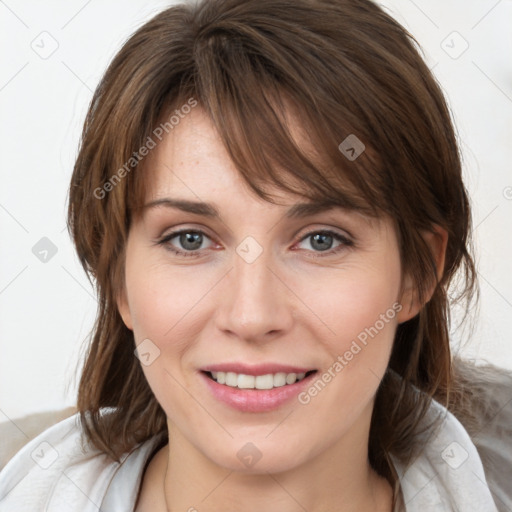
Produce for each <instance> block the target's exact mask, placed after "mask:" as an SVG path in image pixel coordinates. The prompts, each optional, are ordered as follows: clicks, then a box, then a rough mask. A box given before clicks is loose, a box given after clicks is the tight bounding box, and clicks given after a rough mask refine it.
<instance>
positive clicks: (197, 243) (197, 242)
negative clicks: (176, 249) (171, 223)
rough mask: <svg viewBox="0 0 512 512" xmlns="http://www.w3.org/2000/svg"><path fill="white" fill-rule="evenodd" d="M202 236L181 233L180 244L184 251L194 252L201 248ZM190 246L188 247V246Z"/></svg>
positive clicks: (199, 234)
mask: <svg viewBox="0 0 512 512" xmlns="http://www.w3.org/2000/svg"><path fill="white" fill-rule="evenodd" d="M202 242H203V236H202V235H201V233H182V234H181V235H180V244H181V246H182V247H183V248H184V249H188V250H190V251H195V250H197V249H199V248H200V247H201V244H202ZM189 244H190V245H189Z"/></svg>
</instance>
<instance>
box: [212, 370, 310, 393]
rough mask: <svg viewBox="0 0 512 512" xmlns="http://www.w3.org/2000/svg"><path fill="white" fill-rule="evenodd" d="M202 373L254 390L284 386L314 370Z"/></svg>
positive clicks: (217, 380) (224, 382) (237, 386)
mask: <svg viewBox="0 0 512 512" xmlns="http://www.w3.org/2000/svg"><path fill="white" fill-rule="evenodd" d="M203 373H204V374H205V375H206V376H207V377H209V378H210V379H211V380H213V381H215V382H217V384H222V385H224V386H229V387H231V388H238V389H254V390H268V389H274V388H280V387H284V386H291V385H293V384H295V383H296V382H300V381H301V380H303V379H305V378H306V377H309V376H310V375H312V374H313V373H316V370H308V371H306V372H299V373H297V372H289V373H285V372H276V373H266V374H263V375H248V374H245V373H236V372H226V371H203Z"/></svg>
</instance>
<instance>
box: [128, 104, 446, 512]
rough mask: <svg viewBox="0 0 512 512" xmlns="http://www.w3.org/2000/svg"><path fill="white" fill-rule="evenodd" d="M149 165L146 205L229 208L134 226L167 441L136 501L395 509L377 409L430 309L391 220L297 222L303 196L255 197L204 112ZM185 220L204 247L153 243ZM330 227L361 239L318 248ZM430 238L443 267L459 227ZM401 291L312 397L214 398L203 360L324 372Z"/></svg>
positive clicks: (131, 281) (133, 269)
mask: <svg viewBox="0 0 512 512" xmlns="http://www.w3.org/2000/svg"><path fill="white" fill-rule="evenodd" d="M148 163H149V164H150V165H148V173H149V174H148V177H149V178H150V180H151V189H150V192H149V194H148V197H147V202H150V201H153V200H155V199H160V198H164V197H173V198H184V199H189V200H194V201H199V200H200V201H207V202H211V203H214V204H215V205H216V207H217V208H218V210H219V212H220V219H210V218H207V217H204V216H201V215H197V214H192V213H187V212H182V211H180V210H178V209H174V208H168V207H165V206H158V207H150V208H147V209H145V211H144V214H143V215H142V216H141V217H140V218H138V219H136V220H135V221H134V222H133V224H132V226H131V228H130V233H129V237H128V242H127V247H126V261H125V270H126V281H125V291H124V293H123V295H122V296H120V297H119V299H118V307H119V311H120V313H121V316H122V318H123V320H124V322H125V324H126V325H127V327H128V328H129V329H132V330H133V333H134V338H135V342H136V344H139V343H141V342H142V341H143V340H145V339H150V340H151V342H152V343H153V344H154V345H155V346H156V347H158V349H159V350H160V355H159V357H157V358H156V359H155V360H154V361H153V362H152V363H151V364H150V365H148V366H144V365H143V366H142V368H143V370H144V373H145V375H146V378H147V380H148V382H149V385H150V386H151V388H152V390H153V392H154V394H155V396H156V398H157V400H158V401H159V403H160V404H161V405H162V407H163V409H164V411H165V412H166V415H167V418H168V421H167V423H168V429H169V439H170V444H169V445H166V446H165V447H163V448H162V449H161V450H160V451H159V452H158V453H157V454H156V455H155V456H154V457H153V459H152V460H151V463H150V464H149V466H148V468H147V470H146V472H145V475H144V478H143V482H142V486H141V494H140V497H139V501H138V503H137V507H136V510H137V511H138V512H141V511H149V510H150V511H152V512H159V511H165V510H173V511H174V510H180V511H187V510H188V511H193V510H199V511H209V512H213V511H219V512H220V511H223V512H226V511H231V510H233V511H234V510H244V511H245V512H252V511H254V512H256V511H261V510H269V511H273V510H276V511H277V510H279V511H280V512H292V511H293V512H297V511H303V510H307V511H308V512H317V511H318V512H320V511H322V512H326V511H334V510H341V508H340V507H341V505H340V504H343V510H344V511H356V510H357V511H366V510H368V511H370V510H371V511H390V510H391V497H392V491H391V487H390V485H389V483H388V482H387V481H386V480H385V479H383V478H382V477H380V476H379V475H377V474H376V473H375V472H374V471H373V469H372V468H371V467H370V465H369V463H368V436H369V427H370V419H371V413H372V409H373V403H374V396H375V393H376V391H377V387H378V385H379V383H380V380H381V378H382V376H383V375H384V373H385V370H386V367H387V364H388V361H389V357H390V352H391V348H392V342H393V336H394V333H395V330H396V327H397V325H398V324H399V323H400V322H404V321H406V320H408V319H409V318H411V317H413V316H414V315H416V314H417V312H418V311H419V309H420V307H421V305H420V304H417V301H416V300H415V298H414V290H413V289H412V287H411V285H410V283H409V279H408V278H407V276H404V279H405V284H406V286H405V292H404V293H403V294H400V283H401V278H402V274H401V264H400V258H399V251H398V245H397V238H396V234H395V232H394V230H393V227H392V223H391V221H390V220H389V219H385V218H382V219H378V220H375V219H374V220H369V219H367V218H365V217H363V216H362V215H360V214H358V213H355V212H348V211H344V210H342V209H339V208H336V209H333V210H328V211H325V212H321V213H319V214H315V215H313V216H309V217H306V218H302V219H287V218H286V217H285V215H284V214H285V212H286V210H287V209H288V208H289V207H290V206H292V205H294V204H295V203H297V202H304V200H303V199H302V198H298V197H297V196H293V195H291V194H288V193H284V192H280V191H278V190H275V191H274V196H275V197H277V198H279V202H280V204H278V205H273V204H270V203H268V202H265V201H263V200H262V199H260V198H258V197H257V196H256V195H255V194H254V193H253V192H252V191H251V190H250V189H249V188H248V187H247V185H245V183H244V182H243V180H242V178H241V177H240V176H239V174H238V172H237V170H236V168H235V167H234V165H233V164H232V162H231V160H230V159H229V157H228V155H227V153H226V151H225V149H224V147H223V146H222V143H221V141H220V139H219V137H218V135H217V133H216V132H215V130H214V128H213V127H212V125H211V123H210V122H209V120H208V118H207V117H206V116H205V115H204V113H203V112H202V111H201V110H200V108H197V109H195V110H193V111H192V113H191V114H189V115H187V117H186V118H185V119H184V120H182V121H181V122H180V124H179V126H178V127H176V128H175V129H174V130H173V131H172V132H170V133H169V135H168V136H167V137H166V138H165V139H164V140H163V141H162V142H161V143H160V144H159V145H158V146H157V147H156V148H155V149H154V150H153V152H152V153H151V155H150V156H149V157H148ZM145 172H146V171H145ZM271 190H272V189H271ZM183 228H189V229H190V230H192V231H194V230H198V229H200V230H201V231H203V232H204V233H205V235H206V236H205V237H203V243H202V244H201V248H200V249H199V251H196V253H199V256H197V257H188V256H187V257H185V256H179V255H175V254H173V253H172V252H171V251H170V250H169V246H171V247H174V248H177V249H181V250H182V251H186V250H187V247H190V246H183V244H180V237H179V236H177V237H175V238H173V239H172V240H169V241H168V242H167V246H165V245H162V244H157V243H156V241H158V240H161V239H162V238H163V237H164V236H165V235H167V234H169V233H170V232H171V231H173V230H176V229H183ZM325 229H329V230H331V231H334V232H335V233H339V234H341V235H344V236H346V237H348V236H349V234H350V237H351V238H350V240H352V241H353V244H354V245H353V246H348V245H345V244H343V243H341V242H339V241H337V240H336V239H332V248H330V249H328V250H326V251H321V250H319V249H318V248H317V246H315V245H314V243H313V241H312V237H311V236H306V235H307V234H311V232H313V234H314V233H316V232H318V231H321V230H325ZM247 236H251V237H253V238H254V239H255V240H256V241H257V242H258V244H259V245H260V246H261V248H262V249H263V252H262V253H261V254H260V255H259V257H258V258H257V259H256V260H255V261H254V262H253V263H250V264H249V263H247V262H246V261H245V260H244V259H243V258H242V257H240V256H239V255H238V254H237V252H236V248H237V246H238V245H239V244H240V243H241V242H242V240H244V239H245V237H247ZM427 241H428V242H429V243H430V245H431V248H432V250H433V253H434V255H435V257H436V260H437V263H438V267H439V269H440V271H441V269H442V266H443V264H444V250H445V247H446V234H445V233H443V232H442V231H439V230H438V232H437V234H434V235H432V236H430V237H428V238H427ZM166 247H167V248H166ZM337 247H341V250H340V251H339V252H337V253H334V252H333V251H334V249H336V248H337ZM189 252H193V251H190V249H189ZM315 256H316V257H315ZM408 283H409V284H408ZM397 303H398V304H402V305H403V307H402V309H401V310H400V312H398V313H397V314H396V315H395V316H394V318H392V319H391V320H389V321H388V322H387V323H385V325H384V327H383V328H382V329H381V330H380V331H379V333H378V335H376V336H375V337H373V338H372V339H370V340H369V342H368V343H367V345H366V346H364V348H363V349H362V350H361V351H360V352H358V353H357V355H355V356H354V357H353V359H352V360H351V361H349V362H348V364H347V365H346V366H345V367H344V368H343V370H342V371H341V372H339V373H338V374H336V377H335V378H333V379H332V380H331V382H329V383H328V385H327V386H326V387H325V388H324V389H323V390H322V391H321V392H320V393H318V395H317V396H315V397H314V398H312V399H311V401H310V402H309V403H308V404H306V405H303V404H301V403H299V402H298V401H297V400H296V399H293V400H291V401H290V402H289V403H287V404H285V405H284V406H281V407H280V408H278V409H277V410H275V411H272V412H265V413H247V412H240V411H237V410H234V409H232V408H230V407H229V406H228V405H225V404H223V403H221V402H219V401H217V400H216V399H215V398H214V397H213V396H212V395H211V394H210V393H209V391H208V389H207V388H206V386H205V385H204V382H203V380H202V378H200V376H199V373H198V370H199V368H200V367H203V366H205V365H207V364H212V363H221V362H227V361H236V362H248V363H262V362H278V363H283V364H292V365H297V366H303V367H311V368H316V369H318V371H319V373H320V374H321V373H322V372H325V371H327V369H328V368H329V367H332V365H333V363H334V362H335V361H336V359H337V357H338V356H339V355H343V354H344V353H345V352H346V351H347V350H348V349H349V348H350V346H351V343H352V341H353V340H354V339H356V338H357V336H358V334H359V333H361V332H362V331H363V330H364V329H365V327H369V326H373V325H374V324H375V323H376V321H377V320H378V319H379V315H381V314H384V313H385V312H386V311H387V310H389V309H390V308H392V307H393V304H395V305H396V304H397ZM249 442H250V443H252V444H254V445H255V446H256V447H257V449H258V450H259V452H260V453H261V455H262V457H261V459H260V460H259V461H258V462H257V464H255V465H254V466H252V467H246V466H244V464H242V463H241V461H240V460H239V459H238V457H237V452H238V451H239V450H240V449H241V448H242V447H244V446H245V445H246V443H249Z"/></svg>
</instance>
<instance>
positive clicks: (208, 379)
mask: <svg viewBox="0 0 512 512" xmlns="http://www.w3.org/2000/svg"><path fill="white" fill-rule="evenodd" d="M314 373H316V369H312V368H307V367H298V366H290V365H281V364H260V365H246V364H239V363H225V364H216V365H210V366H207V367H204V368H201V371H200V374H201V375H202V376H203V380H204V382H205V383H206V385H207V387H208V389H209V390H210V392H211V393H212V394H213V396H214V397H215V398H216V399H217V400H220V401H221V402H224V403H226V404H228V405H230V406H231V407H234V408H236V409H238V410H241V411H244V412H266V411H270V410H272V409H276V408H278V407H279V406H281V405H283V404H284V403H285V402H287V401H289V400H291V399H292V398H293V397H294V396H296V395H297V394H298V393H299V392H300V391H301V389H302V388H303V387H304V386H305V385H307V383H308V382H309V381H310V377H311V376H312V375H313V374H314Z"/></svg>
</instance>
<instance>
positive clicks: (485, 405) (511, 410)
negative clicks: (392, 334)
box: [392, 360, 512, 512]
mask: <svg viewBox="0 0 512 512" xmlns="http://www.w3.org/2000/svg"><path fill="white" fill-rule="evenodd" d="M454 371H455V372H456V374H457V376H458V377H459V378H460V379H461V383H462V386H463V387H464V383H466V384H467V388H466V390H465V391H466V392H464V393H463V394H461V395H460V396H461V400H464V401H467V402H466V403H465V404H463V406H461V407H458V406H456V407H454V413H452V412H450V411H449V410H448V409H446V408H445V407H444V406H443V405H441V404H440V403H438V402H437V401H435V400H433V401H432V403H431V406H430V408H429V411H428V414H427V415H426V417H425V418H424V423H425V424H427V425H428V424H430V423H431V422H432V421H433V420H435V419H438V420H439V422H438V423H437V424H436V425H437V426H436V427H435V428H432V429H431V430H427V431H425V432H424V434H422V435H421V436H420V442H421V445H422V446H423V449H422V452H421V454H420V455H419V456H418V457H417V458H416V459H415V460H414V461H413V462H412V463H411V464H410V465H409V466H407V467H405V466H404V465H403V464H402V463H401V462H400V461H399V460H398V459H397V458H395V457H393V456H392V460H393V464H394V466H395V469H396V470H397V473H398V475H399V480H400V488H401V491H402V494H403V501H404V504H405V507H404V510H406V511H407V512H409V511H411V512H415V511H420V510H439V511H441V510H480V511H493V512H494V511H502V510H503V511H505V510H507V511H508V510H511V509H512V490H511V488H510V484H509V480H510V474H511V473H512V422H511V419H512V400H511V399H512V374H511V373H509V372H507V371H506V370H503V369H501V368H496V367H491V366H487V367H486V368H483V367H475V366H474V365H472V363H470V362H466V361H463V360H457V361H455V362H454ZM464 411H471V414H469V415H468V414H467V413H466V412H464Z"/></svg>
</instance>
